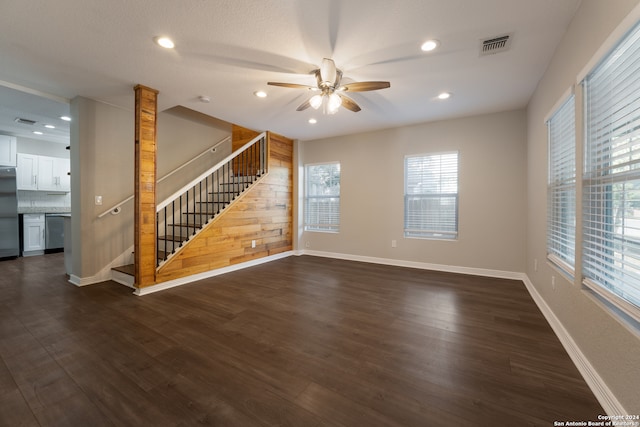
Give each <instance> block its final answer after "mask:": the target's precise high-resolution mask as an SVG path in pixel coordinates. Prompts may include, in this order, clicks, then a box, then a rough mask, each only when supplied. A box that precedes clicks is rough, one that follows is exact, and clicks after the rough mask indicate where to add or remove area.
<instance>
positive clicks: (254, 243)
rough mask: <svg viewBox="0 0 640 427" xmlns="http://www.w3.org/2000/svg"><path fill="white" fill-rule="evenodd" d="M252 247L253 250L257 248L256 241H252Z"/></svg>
mask: <svg viewBox="0 0 640 427" xmlns="http://www.w3.org/2000/svg"><path fill="white" fill-rule="evenodd" d="M251 247H252V248H255V247H256V241H255V240H252V241H251Z"/></svg>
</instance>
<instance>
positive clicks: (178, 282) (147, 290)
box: [134, 251, 293, 296]
mask: <svg viewBox="0 0 640 427" xmlns="http://www.w3.org/2000/svg"><path fill="white" fill-rule="evenodd" d="M291 255H293V251H287V252H282V253H279V254H276V255H271V256H267V257H264V258H258V259H255V260H251V261H247V262H243V263H240V264H235V265H230V266H228V267H222V268H218V269H216V270H210V271H205V272H204V273H198V274H193V275H191V276H186V277H181V278H179V279H174V280H169V281H166V282H162V283H158V284H155V285H152V286H147V287H144V288H137V289H136V290H135V292H134V294H135V295H138V296H143V295H148V294H151V293H154V292H158V291H164V290H166V289H170V288H175V287H176V286H182V285H186V284H187V283H192V282H195V281H198V280H203V279H208V278H210V277H215V276H219V275H221V274H226V273H230V272H232V271H237V270H242V269H244V268H249V267H253V266H256V265H260V264H264V263H267V262H271V261H275V260H278V259H282V258H287V257H290V256H291Z"/></svg>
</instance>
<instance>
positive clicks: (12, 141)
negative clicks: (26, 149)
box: [0, 135, 16, 167]
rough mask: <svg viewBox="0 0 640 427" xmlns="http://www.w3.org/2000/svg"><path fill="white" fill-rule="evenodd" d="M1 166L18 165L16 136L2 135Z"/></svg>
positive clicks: (0, 143)
mask: <svg viewBox="0 0 640 427" xmlns="http://www.w3.org/2000/svg"><path fill="white" fill-rule="evenodd" d="M0 166H14V167H15V166H16V137H15V136H9V135H0Z"/></svg>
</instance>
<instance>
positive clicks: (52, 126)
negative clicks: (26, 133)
mask: <svg viewBox="0 0 640 427" xmlns="http://www.w3.org/2000/svg"><path fill="white" fill-rule="evenodd" d="M44 127H46V128H47V129H55V128H56V127H55V126H54V125H44Z"/></svg>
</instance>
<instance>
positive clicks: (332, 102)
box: [327, 93, 342, 114]
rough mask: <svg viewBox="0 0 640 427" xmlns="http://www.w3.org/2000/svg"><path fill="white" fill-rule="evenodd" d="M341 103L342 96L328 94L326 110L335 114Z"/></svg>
mask: <svg viewBox="0 0 640 427" xmlns="http://www.w3.org/2000/svg"><path fill="white" fill-rule="evenodd" d="M341 105H342V98H340V96H339V95H338V94H337V93H332V94H331V95H329V97H328V100H327V112H328V113H329V114H335V113H337V112H338V109H339V108H340V106H341Z"/></svg>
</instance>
